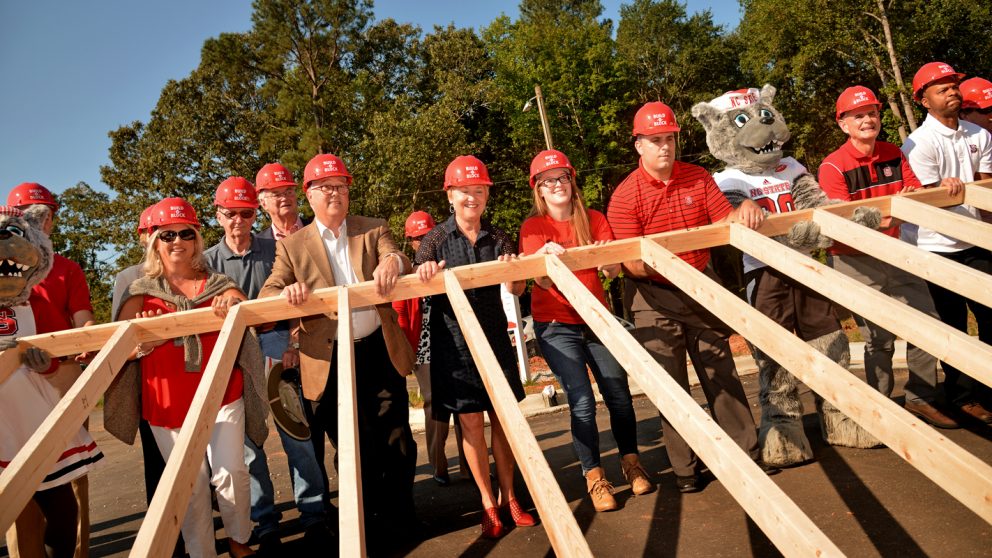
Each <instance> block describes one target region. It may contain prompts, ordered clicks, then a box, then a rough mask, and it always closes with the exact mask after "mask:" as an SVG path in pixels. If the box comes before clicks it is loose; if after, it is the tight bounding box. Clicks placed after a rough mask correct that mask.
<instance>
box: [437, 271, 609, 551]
mask: <svg viewBox="0 0 992 558" xmlns="http://www.w3.org/2000/svg"><path fill="white" fill-rule="evenodd" d="M542 259H543V257H542ZM439 275H441V276H442V277H443V280H444V283H445V287H446V289H447V291H446V292H447V294H448V300H450V301H451V307H452V309H453V310H454V311H455V317H456V318H457V319H458V325H459V326H461V329H462V333H463V335H464V336H465V340H466V342H467V343H468V347H469V349H470V351H471V352H472V358H473V359H475V363H476V366H477V367H478V369H479V374H480V375H481V376H482V381H483V383H484V384H485V385H486V391H487V392H488V393H489V399H490V400H491V401H492V404H493V409H495V412H496V416H497V417H499V421H500V424H502V426H503V431H504V432H505V433H506V437H507V439H508V440H509V443H510V449H511V450H512V451H513V456H514V457H515V458H516V460H517V463H518V464H519V465H520V473H521V475H523V477H524V480H525V481H526V482H527V488H529V489H530V494H531V496H532V497H533V498H534V504H535V505H536V506H537V511H538V513H539V514H540V516H541V522H542V525H543V526H544V529H545V531H547V533H548V539H550V541H551V546H552V548H554V551H555V554H556V555H557V556H560V557H563V558H570V557H573V556H588V557H591V556H592V551H591V550H590V549H589V543H587V542H586V539H585V537H584V536H583V535H582V529H580V528H579V525H578V523H576V522H575V516H573V515H572V510H571V508H569V507H568V502H566V501H565V497H564V496H563V495H562V493H561V488H559V486H558V481H557V480H555V476H554V475H553V474H552V473H551V468H550V467H549V466H548V462H547V460H545V459H544V454H543V453H541V447H540V446H539V445H538V444H537V439H535V438H534V433H533V432H531V429H530V425H528V424H527V419H526V418H524V415H523V413H521V412H520V407H519V406H518V405H517V400H516V398H515V397H514V396H513V392H512V391H511V390H510V385H509V384H508V383H507V381H506V377H505V376H503V369H502V367H500V365H499V362H498V361H497V360H496V355H495V354H494V353H493V349H492V347H491V346H490V345H489V340H488V339H487V338H486V335H485V333H483V331H482V326H481V325H479V319H478V318H476V316H475V312H474V311H473V310H472V307H471V305H469V302H468V298H467V297H466V296H465V292H464V291H463V290H462V286H461V285H460V284H459V279H458V276H457V275H456V274H455V273H454V272H452V271H445V272H443V273H440V274H439Z"/></svg>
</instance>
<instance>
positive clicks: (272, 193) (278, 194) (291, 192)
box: [266, 188, 296, 198]
mask: <svg viewBox="0 0 992 558" xmlns="http://www.w3.org/2000/svg"><path fill="white" fill-rule="evenodd" d="M266 196H268V197H270V198H295V197H296V190H295V189H293V188H286V189H283V190H269V191H268V193H267V194H266Z"/></svg>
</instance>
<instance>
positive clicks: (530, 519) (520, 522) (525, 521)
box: [503, 499, 537, 527]
mask: <svg viewBox="0 0 992 558" xmlns="http://www.w3.org/2000/svg"><path fill="white" fill-rule="evenodd" d="M506 508H509V509H510V519H512V520H513V523H514V524H515V525H516V526H517V527H532V526H534V525H537V520H536V519H534V516H533V515H531V514H529V513H527V512H525V511H524V509H523V508H522V507H520V502H518V501H516V499H514V500H510V501H508V502H507V503H506V504H504V505H503V509H506Z"/></svg>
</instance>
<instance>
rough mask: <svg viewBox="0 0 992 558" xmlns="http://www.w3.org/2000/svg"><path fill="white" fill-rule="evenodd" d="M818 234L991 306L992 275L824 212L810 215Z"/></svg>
mask: <svg viewBox="0 0 992 558" xmlns="http://www.w3.org/2000/svg"><path fill="white" fill-rule="evenodd" d="M813 221H814V222H816V223H817V224H819V225H820V232H821V233H822V234H824V235H826V236H829V237H830V238H833V239H834V240H836V241H838V242H842V243H844V244H846V245H848V246H856V247H857V249H858V250H859V251H861V252H863V253H865V254H868V255H869V256H872V257H873V258H875V259H878V260H881V261H883V262H885V263H887V264H890V265H893V266H895V267H898V268H900V269H902V270H905V271H908V272H909V273H912V274H914V275H917V276H919V277H921V278H923V279H925V280H927V281H930V282H931V283H936V284H938V285H940V286H942V287H944V288H946V289H949V290H951V291H953V292H956V293H958V294H960V295H962V296H965V297H967V298H969V299H971V300H974V301H975V302H979V303H981V304H984V305H985V306H992V276H990V275H989V274H987V273H983V272H981V271H978V270H976V269H974V268H971V267H968V266H966V265H964V264H960V263H958V262H956V261H954V260H951V259H948V258H945V257H943V256H941V255H940V254H938V253H935V252H929V251H927V250H920V249H919V248H917V247H915V246H913V245H911V244H907V243H905V242H903V241H901V240H899V239H897V238H893V237H891V236H889V235H887V234H885V233H882V232H879V231H874V230H871V229H869V228H868V227H863V226H861V225H859V224H857V223H855V222H854V221H849V220H847V219H844V218H843V217H838V216H837V215H834V214H833V213H829V212H826V211H816V212H814V213H813Z"/></svg>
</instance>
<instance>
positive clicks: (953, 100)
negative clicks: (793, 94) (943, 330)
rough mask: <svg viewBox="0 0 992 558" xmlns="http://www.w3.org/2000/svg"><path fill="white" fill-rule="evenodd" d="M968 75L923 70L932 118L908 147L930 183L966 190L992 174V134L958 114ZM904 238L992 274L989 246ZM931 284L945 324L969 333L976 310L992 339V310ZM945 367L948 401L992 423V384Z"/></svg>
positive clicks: (942, 67)
mask: <svg viewBox="0 0 992 558" xmlns="http://www.w3.org/2000/svg"><path fill="white" fill-rule="evenodd" d="M963 77H964V75H963V74H959V73H957V72H955V71H954V68H952V67H951V66H950V65H948V64H945V63H943V62H931V63H929V64H926V65H924V66H923V67H922V68H920V70H919V71H918V72H916V76H915V77H914V78H913V94H914V96H915V97H916V100H917V102H919V103H920V104H922V105H923V107H924V108H926V109H927V118H926V120H925V121H924V122H923V124H922V125H921V126H920V127H919V128H917V130H916V131H915V132H913V133H912V134H910V136H909V138H907V139H906V143H904V144H903V146H902V150H903V153H905V154H906V158H907V159H908V160H909V164H910V166H912V167H913V172H914V173H915V174H916V176H917V177H918V178H919V179H920V182H921V183H922V184H923V186H924V187H932V186H936V185H938V184H939V185H942V186H947V187H949V188H950V189H951V191H952V193H954V192H955V191H960V189H961V188H962V187H963V184H964V183H965V182H972V181H974V180H978V179H985V178H992V135H990V134H989V132H988V130H985V129H984V128H982V127H980V126H978V125H976V124H973V123H971V122H968V121H965V120H961V119H959V118H958V116H959V111H960V110H961V103H962V95H961V90H960V87H959V85H960V82H961V78H963ZM949 209H950V211H953V212H954V213H957V214H959V215H962V216H965V217H968V218H971V219H981V215H980V213H979V210H978V208H975V207H972V206H970V205H965V204H961V205H958V206H955V207H952V208H949ZM902 239H903V240H904V241H906V242H909V243H911V244H916V246H918V247H919V248H922V249H923V250H928V251H930V252H934V253H937V254H940V255H941V256H944V257H946V258H948V259H951V260H954V261H956V262H958V263H961V264H964V265H967V266H969V267H972V268H974V269H977V270H979V271H982V272H984V273H992V254H990V253H989V251H988V250H986V249H984V248H981V247H978V246H972V245H971V244H968V243H967V242H963V241H961V240H958V239H956V238H951V237H948V236H945V235H942V234H940V233H938V232H936V231H934V230H931V229H928V228H926V227H919V226H917V225H913V224H910V223H906V224H904V225H903V227H902ZM927 286H928V287H929V288H930V295H931V296H932V297H933V301H934V305H935V306H936V307H937V313H938V314H940V319H941V320H942V321H943V322H944V323H946V324H948V325H950V326H953V327H955V328H957V329H958V330H960V331H965V332H967V331H968V309H969V308H970V309H971V311H972V313H974V314H975V318H976V320H977V322H978V337H979V339H981V341H982V342H983V343H992V309H989V308H988V307H987V306H984V305H981V304H977V303H976V302H975V301H972V300H968V299H967V298H965V297H963V296H961V295H960V294H958V293H955V292H952V291H950V290H948V289H945V288H943V287H941V286H939V285H935V284H933V283H929V282H928V283H927ZM943 368H944V394H945V396H946V398H947V402H948V403H949V404H950V405H952V406H956V407H958V408H959V409H960V410H961V412H962V414H963V415H965V416H967V417H970V418H972V419H976V420H978V421H981V422H984V423H986V424H992V413H990V412H989V411H988V410H987V409H986V408H985V407H983V406H982V405H981V403H980V402H979V399H980V398H982V397H983V396H985V394H986V389H987V388H985V386H983V385H982V384H980V383H978V382H976V381H975V380H974V379H972V378H970V377H969V376H968V375H966V374H964V373H962V372H961V371H960V370H958V369H957V368H954V367H953V366H951V365H949V364H947V363H943Z"/></svg>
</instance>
